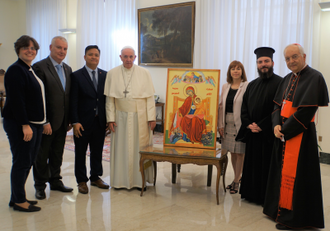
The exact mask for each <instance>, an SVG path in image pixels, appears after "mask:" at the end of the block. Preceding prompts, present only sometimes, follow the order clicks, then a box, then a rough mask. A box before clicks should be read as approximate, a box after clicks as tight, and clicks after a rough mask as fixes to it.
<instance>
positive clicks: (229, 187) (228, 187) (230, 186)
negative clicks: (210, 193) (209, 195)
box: [226, 181, 234, 189]
mask: <svg viewBox="0 0 330 231" xmlns="http://www.w3.org/2000/svg"><path fill="white" fill-rule="evenodd" d="M233 184H234V181H233V182H231V184H229V185H227V187H226V189H232V187H233Z"/></svg>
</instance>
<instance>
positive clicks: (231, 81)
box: [227, 60, 247, 83]
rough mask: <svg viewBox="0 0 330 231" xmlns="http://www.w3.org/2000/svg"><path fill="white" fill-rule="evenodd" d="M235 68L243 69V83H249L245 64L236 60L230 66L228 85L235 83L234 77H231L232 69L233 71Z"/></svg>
mask: <svg viewBox="0 0 330 231" xmlns="http://www.w3.org/2000/svg"><path fill="white" fill-rule="evenodd" d="M233 67H239V68H241V69H242V76H241V79H242V82H245V81H247V78H246V74H245V70H244V66H243V64H242V63H241V62H240V61H237V60H234V61H232V62H231V63H230V64H229V67H228V71H227V83H233V77H231V74H230V69H232V68H233Z"/></svg>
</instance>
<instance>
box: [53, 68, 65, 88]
mask: <svg viewBox="0 0 330 231" xmlns="http://www.w3.org/2000/svg"><path fill="white" fill-rule="evenodd" d="M55 67H56V70H57V74H58V77H60V80H61V83H62V86H63V89H64V90H65V80H64V77H63V73H62V66H61V65H60V64H57V65H56V66H55Z"/></svg>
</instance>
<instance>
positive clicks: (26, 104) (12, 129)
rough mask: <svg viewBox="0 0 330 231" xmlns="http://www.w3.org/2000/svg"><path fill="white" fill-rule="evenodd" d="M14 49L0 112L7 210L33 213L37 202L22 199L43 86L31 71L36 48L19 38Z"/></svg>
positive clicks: (37, 136) (36, 142)
mask: <svg viewBox="0 0 330 231" xmlns="http://www.w3.org/2000/svg"><path fill="white" fill-rule="evenodd" d="M14 47H15V51H16V54H17V56H18V60H17V61H16V62H15V63H13V64H12V65H11V66H10V67H9V68H8V70H7V72H6V74H5V89H6V95H7V96H6V103H5V106H4V109H3V127H4V130H5V131H6V133H7V137H8V140H9V144H10V149H11V152H12V156H13V161H12V169H11V175H10V178H11V179H10V183H11V198H10V202H9V206H10V207H13V208H14V210H18V211H24V212H35V211H39V210H40V209H41V208H40V207H37V206H35V204H37V201H29V200H27V199H26V195H25V182H26V179H27V177H28V175H29V172H30V169H31V166H32V164H33V162H34V160H35V158H36V155H37V153H38V152H37V151H38V149H39V146H40V141H41V136H42V131H43V124H44V123H45V121H46V120H45V118H46V117H45V112H46V110H45V94H44V85H43V83H42V81H41V80H40V79H39V78H38V77H37V76H36V75H35V73H34V71H33V69H32V67H31V64H32V61H33V59H34V58H35V57H36V55H37V51H38V49H39V44H38V43H37V41H36V40H35V39H34V38H32V37H29V36H27V35H23V36H21V37H20V38H19V39H17V41H16V42H15V43H14Z"/></svg>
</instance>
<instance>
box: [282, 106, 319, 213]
mask: <svg viewBox="0 0 330 231" xmlns="http://www.w3.org/2000/svg"><path fill="white" fill-rule="evenodd" d="M297 109H298V108H296V107H292V102H291V101H284V102H282V110H281V116H282V117H284V118H289V117H290V116H291V115H293V114H294V113H295V112H296V111H297ZM314 118H315V116H314ZM314 118H313V119H312V122H313V121H314ZM302 137H303V133H300V134H299V135H297V136H295V137H293V138H291V139H290V140H287V141H286V142H285V149H284V157H283V167H282V179H281V187H280V201H279V206H280V207H281V208H285V209H288V210H292V198H293V189H294V182H295V180H296V173H297V164H298V158H299V152H300V146H301V141H302Z"/></svg>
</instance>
